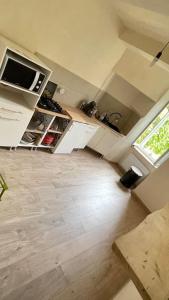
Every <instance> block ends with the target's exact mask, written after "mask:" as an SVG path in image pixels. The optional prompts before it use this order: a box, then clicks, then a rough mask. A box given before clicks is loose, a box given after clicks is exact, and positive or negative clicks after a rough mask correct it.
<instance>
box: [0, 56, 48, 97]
mask: <svg viewBox="0 0 169 300" xmlns="http://www.w3.org/2000/svg"><path fill="white" fill-rule="evenodd" d="M44 79H45V74H44V73H43V72H42V71H41V69H40V67H38V65H36V64H35V63H33V62H31V61H29V60H28V59H26V58H22V57H21V56H19V55H18V54H15V53H14V52H12V51H7V53H6V55H5V58H4V61H3V63H2V68H1V70H0V80H1V82H2V83H3V82H4V83H9V84H10V85H13V86H19V87H21V88H24V89H26V90H30V91H33V92H35V93H38V92H39V90H40V88H41V87H42V84H43V81H44Z"/></svg>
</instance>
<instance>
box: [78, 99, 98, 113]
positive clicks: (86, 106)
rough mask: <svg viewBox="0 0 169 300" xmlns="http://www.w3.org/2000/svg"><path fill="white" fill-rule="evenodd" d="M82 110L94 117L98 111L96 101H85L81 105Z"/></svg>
mask: <svg viewBox="0 0 169 300" xmlns="http://www.w3.org/2000/svg"><path fill="white" fill-rule="evenodd" d="M81 110H82V111H83V112H84V113H85V114H86V115H87V116H88V117H92V116H94V115H95V114H96V112H97V105H96V102H95V101H90V102H87V103H86V102H83V103H82V105H81Z"/></svg>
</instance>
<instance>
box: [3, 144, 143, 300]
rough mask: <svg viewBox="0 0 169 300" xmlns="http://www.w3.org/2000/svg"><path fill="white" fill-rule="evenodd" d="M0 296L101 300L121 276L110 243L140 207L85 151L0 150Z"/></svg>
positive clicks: (111, 170) (136, 219) (6, 299)
mask: <svg viewBox="0 0 169 300" xmlns="http://www.w3.org/2000/svg"><path fill="white" fill-rule="evenodd" d="M0 171H1V172H2V173H3V174H5V177H6V181H7V183H8V185H9V191H7V192H6V194H5V195H4V197H3V201H2V202H1V203H0V300H84V299H85V300H107V299H110V298H111V297H112V296H113V295H114V294H115V293H116V292H117V290H118V289H119V288H120V287H121V286H122V285H123V284H124V283H125V282H126V280H127V276H126V274H125V271H124V269H123V266H122V265H121V263H120V262H119V260H118V258H117V257H116V256H115V254H114V253H113V252H112V250H111V245H112V242H113V240H114V239H115V237H117V236H118V235H120V234H122V233H124V232H127V231H129V230H130V229H131V228H133V227H135V226H136V225H137V224H138V223H140V222H141V221H142V220H143V219H144V217H145V216H146V212H145V210H144V209H143V207H142V206H141V205H140V203H137V201H136V200H134V199H131V196H130V193H128V192H126V191H123V190H121V189H120V187H119V186H118V180H119V174H118V171H117V170H116V169H115V167H113V166H112V165H111V164H109V163H108V162H106V161H104V160H102V159H99V158H98V157H96V156H95V155H93V154H92V153H90V152H87V151H86V152H85V151H79V152H74V153H73V154H71V155H51V154H49V153H45V152H40V151H38V152H31V151H29V150H26V149H18V150H17V151H16V152H10V151H8V150H2V149H1V150H0Z"/></svg>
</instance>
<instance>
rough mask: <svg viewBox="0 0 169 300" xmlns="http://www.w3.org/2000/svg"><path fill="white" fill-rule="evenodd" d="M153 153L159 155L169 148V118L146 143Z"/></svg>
mask: <svg viewBox="0 0 169 300" xmlns="http://www.w3.org/2000/svg"><path fill="white" fill-rule="evenodd" d="M145 147H146V148H149V149H150V150H151V151H152V152H153V153H155V154H156V155H158V156H161V155H163V154H164V153H165V152H166V151H167V150H169V120H167V121H166V122H165V123H164V124H163V126H162V127H160V128H159V130H158V131H157V132H156V133H154V134H153V135H152V137H151V138H150V139H149V141H148V142H147V143H146V144H145Z"/></svg>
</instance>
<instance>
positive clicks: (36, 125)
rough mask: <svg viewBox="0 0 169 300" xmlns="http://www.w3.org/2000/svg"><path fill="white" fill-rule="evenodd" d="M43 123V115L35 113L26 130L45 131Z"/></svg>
mask: <svg viewBox="0 0 169 300" xmlns="http://www.w3.org/2000/svg"><path fill="white" fill-rule="evenodd" d="M44 123H45V117H44V115H43V114H41V113H39V112H35V113H34V115H33V117H32V119H31V121H30V123H29V125H28V129H30V130H40V131H43V130H44V129H45V124H44Z"/></svg>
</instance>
